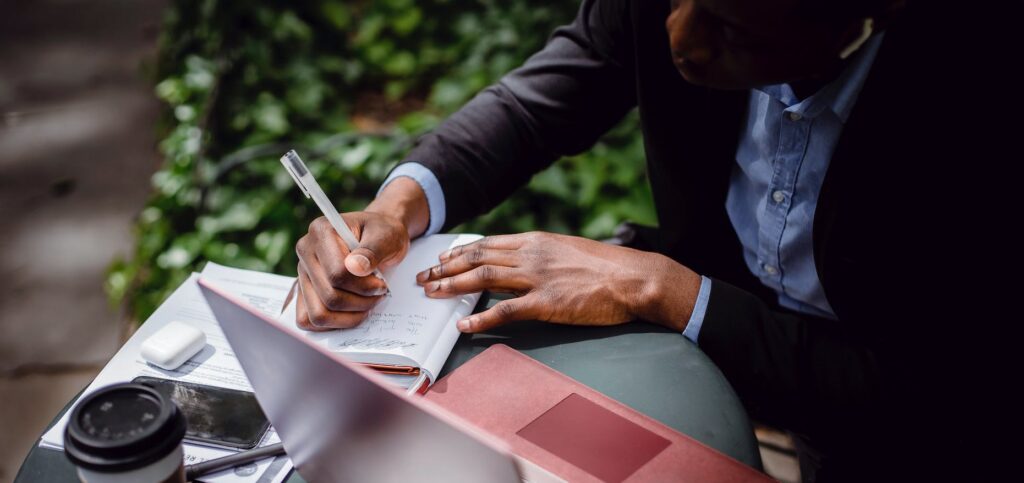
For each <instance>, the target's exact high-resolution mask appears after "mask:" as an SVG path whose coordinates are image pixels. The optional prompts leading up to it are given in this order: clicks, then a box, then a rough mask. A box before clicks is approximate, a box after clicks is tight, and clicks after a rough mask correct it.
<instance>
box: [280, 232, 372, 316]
mask: <svg viewBox="0 0 1024 483" xmlns="http://www.w3.org/2000/svg"><path fill="white" fill-rule="evenodd" d="M318 220H319V219H318ZM325 226H326V228H325ZM309 230H310V235H307V236H304V237H302V238H301V239H299V242H298V243H296V244H295V253H296V254H297V255H298V256H299V261H301V262H302V263H304V264H305V266H306V267H308V268H309V270H310V277H311V279H312V280H313V281H314V285H318V284H322V283H323V281H324V280H326V283H327V284H326V285H320V287H321V288H322V289H326V288H327V287H328V286H330V287H333V288H335V289H337V290H343V291H346V292H352V293H355V294H357V295H361V296H363V297H377V296H380V295H383V294H385V293H387V285H386V284H385V283H384V281H383V280H381V279H379V278H377V277H359V276H356V275H354V274H352V273H350V272H349V271H348V269H347V268H345V262H344V260H345V258H344V257H345V255H346V254H347V253H348V252H347V250H346V249H344V243H343V242H342V241H341V239H340V238H338V235H337V233H335V232H334V229H333V228H331V226H330V224H329V223H322V224H318V223H317V222H313V223H312V224H311V225H310V228H309ZM324 230H329V232H325V231H324ZM318 267H319V268H318ZM318 274H323V276H322V277H320V276H318ZM323 293H324V292H323V291H321V294H323ZM325 300H326V299H325Z"/></svg>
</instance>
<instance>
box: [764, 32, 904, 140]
mask: <svg viewBox="0 0 1024 483" xmlns="http://www.w3.org/2000/svg"><path fill="white" fill-rule="evenodd" d="M884 35H885V34H884V33H879V34H877V35H874V36H872V37H871V38H870V39H868V41H867V42H865V43H864V46H863V47H862V48H861V49H860V51H859V52H857V54H856V55H854V57H853V58H852V59H851V60H850V63H849V65H847V66H846V68H845V69H843V72H842V73H841V74H840V75H839V77H837V78H836V79H835V80H834V81H832V82H830V83H828V84H827V85H825V86H824V87H822V88H821V89H820V90H819V91H818V92H816V93H814V94H813V95H812V96H810V97H808V98H806V99H804V100H802V101H801V100H800V99H798V98H797V96H796V94H795V93H794V92H793V88H792V87H791V86H790V85H789V84H774V85H770V86H764V87H760V88H757V90H759V91H761V92H763V93H765V94H767V95H768V96H769V97H771V98H773V99H775V100H777V101H779V102H781V103H782V104H784V105H786V106H787V107H786V109H785V111H786V112H795V113H798V114H800V115H801V116H803V117H809V118H814V117H815V116H817V115H819V114H821V112H822V111H823V110H824V109H826V108H828V109H830V110H831V111H832V112H834V113H835V114H836V116H838V117H839V119H840V121H842V122H843V123H845V122H846V119H847V118H848V117H850V111H851V110H853V104H854V103H855V102H856V101H857V95H858V94H859V93H860V90H861V88H862V87H863V86H864V81H865V80H866V79H867V77H868V72H869V71H870V70H871V65H872V64H873V63H874V61H875V56H876V55H877V54H878V48H879V46H880V45H881V44H882V37H883V36H884Z"/></svg>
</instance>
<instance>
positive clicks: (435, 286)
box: [427, 282, 441, 292]
mask: <svg viewBox="0 0 1024 483" xmlns="http://www.w3.org/2000/svg"><path fill="white" fill-rule="evenodd" d="M439 288H441V282H430V283H428V284H427V292H436V291H437V289H439Z"/></svg>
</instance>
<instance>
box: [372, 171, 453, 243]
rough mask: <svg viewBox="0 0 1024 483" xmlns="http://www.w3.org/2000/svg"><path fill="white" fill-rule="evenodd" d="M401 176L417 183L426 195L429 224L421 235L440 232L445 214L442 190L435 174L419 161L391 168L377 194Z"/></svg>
mask: <svg viewBox="0 0 1024 483" xmlns="http://www.w3.org/2000/svg"><path fill="white" fill-rule="evenodd" d="M402 176H405V177H406V178H409V179H411V180H413V181H415V182H416V183H418V184H419V185H420V188H423V193H424V194H426V195H427V208H428V209H429V211H430V224H429V225H427V231H426V232H425V233H423V236H427V235H433V234H434V233H438V232H440V231H441V227H442V226H444V216H445V205H444V191H441V183H440V182H438V181H437V176H434V172H433V171H431V170H429V169H427V167H426V166H423V165H422V164H420V163H403V164H400V165H398V166H397V167H396V168H395V169H393V170H391V174H389V175H388V177H387V179H385V180H384V183H382V184H381V185H380V189H378V190H377V194H378V195H380V192H381V191H383V190H384V187H385V186H387V185H388V183H390V182H392V181H394V180H395V179H396V178H401V177H402Z"/></svg>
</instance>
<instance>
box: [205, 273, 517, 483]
mask: <svg viewBox="0 0 1024 483" xmlns="http://www.w3.org/2000/svg"><path fill="white" fill-rule="evenodd" d="M199 288H200V290H201V291H202V293H203V296H204V297H205V298H206V301H207V303H208V304H209V305H210V309H211V310H212V311H213V314H214V316H215V317H216V319H217V321H218V322H219V323H220V326H221V329H222V330H223V331H224V335H225V336H226V337H227V340H228V342H229V343H230V345H231V348H232V350H233V351H234V352H235V356H236V357H237V358H238V362H239V364H240V365H241V366H242V369H243V370H244V371H245V374H246V376H247V377H248V378H249V382H250V384H252V387H253V389H254V391H255V393H256V400H257V401H259V403H260V406H261V407H262V408H263V411H264V412H265V413H266V414H267V418H268V419H270V423H271V424H272V425H273V426H274V428H275V430H277V433H278V435H279V436H280V437H281V441H282V443H284V447H285V450H286V451H287V452H288V456H289V457H290V458H291V459H292V462H293V463H294V464H295V467H296V468H297V469H298V471H299V473H300V474H301V475H302V476H303V477H304V478H306V479H308V480H311V481H374V482H391V481H395V482H399V481H400V482H407V481H444V482H453V481H495V482H502V481H507V482H518V481H520V478H519V476H518V473H517V470H516V466H515V462H514V461H513V458H512V456H511V455H510V454H509V453H508V452H507V450H506V449H505V448H504V446H503V444H502V443H501V442H499V441H497V440H495V439H493V438H491V437H489V436H486V435H484V434H482V433H479V432H477V431H476V430H474V429H473V428H471V427H469V426H467V425H466V424H465V423H464V422H462V421H461V420H459V419H457V418H456V417H455V416H453V415H451V414H450V413H448V412H446V411H444V410H443V409H441V408H439V407H437V406H435V405H433V404H432V403H430V402H428V401H424V400H422V399H420V398H418V397H412V398H407V397H405V396H404V395H403V394H402V393H401V392H399V391H398V390H397V388H392V387H390V386H388V385H387V383H386V382H384V381H382V380H379V379H378V376H377V375H376V374H373V373H372V372H371V371H370V370H369V369H366V368H363V367H359V366H357V365H355V364H352V363H350V362H348V361H346V360H344V359H343V358H342V357H341V356H339V355H336V354H333V353H331V352H329V351H326V350H325V349H322V348H320V347H317V346H315V345H312V344H310V343H308V342H307V341H306V340H304V339H302V338H299V337H297V336H295V335H294V334H292V333H291V332H290V331H288V330H287V329H286V328H284V327H281V326H280V325H279V324H278V322H275V321H272V320H270V319H267V318H266V317H265V316H263V315H262V314H259V313H258V312H256V311H255V310H253V309H252V308H250V307H248V306H247V305H246V304H245V303H244V302H241V301H238V300H236V299H234V298H233V297H232V296H230V295H228V294H226V293H224V292H223V291H221V290H220V289H218V288H216V287H214V286H212V285H211V284H209V283H207V282H205V281H204V280H199Z"/></svg>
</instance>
